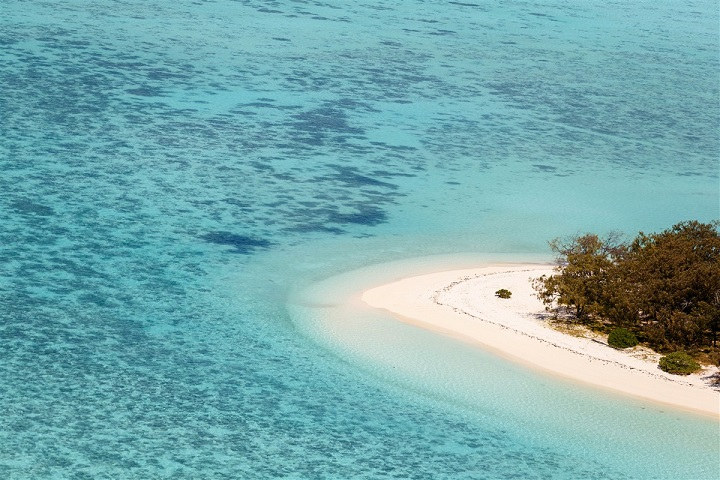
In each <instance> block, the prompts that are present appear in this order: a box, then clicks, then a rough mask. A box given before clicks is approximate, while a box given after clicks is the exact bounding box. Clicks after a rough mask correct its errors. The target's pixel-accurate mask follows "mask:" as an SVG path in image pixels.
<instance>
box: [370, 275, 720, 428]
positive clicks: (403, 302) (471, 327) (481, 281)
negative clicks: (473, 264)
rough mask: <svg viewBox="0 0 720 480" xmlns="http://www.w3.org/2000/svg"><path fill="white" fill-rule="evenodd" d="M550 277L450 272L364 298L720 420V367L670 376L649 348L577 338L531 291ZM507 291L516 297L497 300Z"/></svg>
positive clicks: (437, 327) (549, 368) (522, 357)
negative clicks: (717, 385) (719, 377)
mask: <svg viewBox="0 0 720 480" xmlns="http://www.w3.org/2000/svg"><path fill="white" fill-rule="evenodd" d="M549 273H552V269H551V267H550V266H547V265H537V264H523V265H518V264H509V265H495V266H489V267H481V268H472V269H466V270H452V271H443V272H437V273H431V274H427V275H419V276H414V277H409V278H404V279H402V280H399V281H396V282H392V283H389V284H387V285H382V286H380V287H376V288H372V289H370V290H367V291H365V292H364V293H363V294H362V300H363V301H364V302H365V303H367V304H368V305H370V306H372V307H375V308H380V309H384V310H387V311H389V312H391V313H392V314H393V316H395V317H396V318H398V319H399V320H401V321H404V322H407V323H411V324H414V325H417V326H420V327H424V328H427V329H431V330H434V331H438V332H441V333H444V334H446V335H451V336H453V337H456V338H460V339H463V340H466V341H469V342H472V343H475V344H478V345H480V346H482V347H484V348H486V349H488V350H490V351H494V352H495V353H498V354H501V355H503V356H505V357H508V358H510V359H512V360H515V361H519V362H521V363H524V364H527V365H530V366H532V367H534V368H538V369H541V370H544V371H546V372H549V373H552V374H556V375H560V376H563V377H565V378H567V379H572V380H575V381H580V382H583V383H587V384H592V385H595V386H599V387H604V388H607V389H611V390H615V391H617V392H621V393H624V394H628V395H632V396H635V397H640V398H643V399H646V400H650V401H653V402H660V403H663V404H666V405H671V406H674V407H677V408H681V409H684V410H689V411H694V412H697V413H702V414H705V415H711V416H713V417H715V418H718V419H720V393H719V392H718V391H717V390H715V389H714V388H713V387H711V385H710V380H711V379H710V377H711V376H712V375H713V374H716V373H717V372H718V369H717V368H714V367H709V368H706V369H704V370H703V372H701V373H699V374H694V375H689V376H677V375H670V374H667V373H665V372H663V371H662V370H660V369H659V368H658V366H657V359H658V358H659V356H658V355H656V354H653V353H652V352H649V351H647V350H646V349H641V348H635V349H631V350H630V351H618V350H615V349H613V348H611V347H609V346H608V345H607V344H605V343H604V342H605V340H604V339H603V338H602V337H600V336H595V338H583V337H577V336H573V335H569V334H566V333H561V332H559V331H557V330H556V329H553V328H551V327H549V326H548V323H549V321H550V316H549V315H548V314H547V313H546V312H545V309H544V306H543V304H542V303H541V302H540V300H538V298H537V297H536V296H535V291H534V290H533V288H532V285H531V278H536V277H539V276H540V275H543V274H549ZM500 288H506V289H508V290H510V291H511V292H512V297H511V298H510V299H500V298H497V297H496V296H495V295H494V292H495V291H497V290H498V289H500ZM591 336H592V335H591ZM643 357H649V358H643Z"/></svg>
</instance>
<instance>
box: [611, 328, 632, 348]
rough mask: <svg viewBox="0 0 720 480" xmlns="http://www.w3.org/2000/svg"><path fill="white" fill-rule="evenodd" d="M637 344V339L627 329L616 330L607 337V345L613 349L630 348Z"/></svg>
mask: <svg viewBox="0 0 720 480" xmlns="http://www.w3.org/2000/svg"><path fill="white" fill-rule="evenodd" d="M637 344H638V339H637V337H636V336H635V334H634V333H633V332H631V331H630V330H628V329H627V328H622V327H620V328H616V329H614V330H613V331H612V332H610V335H608V345H610V346H611V347H614V348H630V347H634V346H635V345H637Z"/></svg>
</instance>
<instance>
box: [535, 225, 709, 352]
mask: <svg viewBox="0 0 720 480" xmlns="http://www.w3.org/2000/svg"><path fill="white" fill-rule="evenodd" d="M617 239H618V236H617V235H612V236H609V237H606V238H604V239H601V238H600V237H598V236H597V235H595V234H586V235H582V236H576V237H572V238H570V239H567V240H557V239H556V240H553V241H552V242H550V247H551V248H552V250H553V251H554V252H556V253H557V254H558V267H557V268H556V270H557V274H555V275H552V276H549V277H542V278H541V279H539V281H538V282H537V283H536V288H537V290H538V295H539V297H540V298H541V299H542V300H543V302H545V304H546V305H548V306H549V307H550V308H567V309H569V310H570V311H571V312H573V314H574V316H575V318H576V319H577V320H578V321H582V322H587V321H589V320H594V321H600V322H604V323H606V324H609V325H612V326H616V327H620V326H622V327H626V328H628V329H630V330H632V331H633V332H634V333H637V334H638V337H640V338H641V339H642V340H644V341H646V342H648V343H650V344H651V345H652V346H653V347H655V348H658V349H660V350H666V351H667V350H672V349H678V348H685V349H692V348H701V347H704V346H713V347H715V346H716V345H717V336H718V332H719V331H720V234H719V233H718V223H717V222H716V223H700V222H697V221H689V222H682V223H679V224H677V225H674V226H673V227H672V228H670V229H667V230H665V231H662V232H660V233H653V234H645V233H642V232H640V233H639V234H638V235H637V237H636V238H635V239H634V240H633V241H632V242H630V243H629V244H622V243H620V242H619V241H618V240H617Z"/></svg>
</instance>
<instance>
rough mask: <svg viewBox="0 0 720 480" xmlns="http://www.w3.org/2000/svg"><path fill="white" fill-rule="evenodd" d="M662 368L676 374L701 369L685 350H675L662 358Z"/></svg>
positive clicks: (684, 373)
mask: <svg viewBox="0 0 720 480" xmlns="http://www.w3.org/2000/svg"><path fill="white" fill-rule="evenodd" d="M659 365H660V369H661V370H664V371H666V372H668V373H674V374H676V375H689V374H691V373H693V372H696V371H698V370H700V364H698V363H697V362H696V361H695V360H693V358H692V357H691V356H690V355H688V354H687V353H685V352H673V353H669V354H667V355H665V356H664V357H662V358H661V359H660V364H659Z"/></svg>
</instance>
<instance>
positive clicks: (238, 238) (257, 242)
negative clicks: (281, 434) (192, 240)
mask: <svg viewBox="0 0 720 480" xmlns="http://www.w3.org/2000/svg"><path fill="white" fill-rule="evenodd" d="M200 238H202V239H203V240H205V241H206V242H210V243H215V244H217V245H227V246H230V247H233V249H234V250H233V253H240V254H243V255H249V254H251V253H253V252H254V251H255V250H256V249H258V248H268V247H270V246H272V245H273V242H271V241H269V240H265V239H263V238H254V237H248V236H245V235H236V234H234V233H230V232H210V233H207V234H205V235H203V236H202V237H200Z"/></svg>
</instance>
